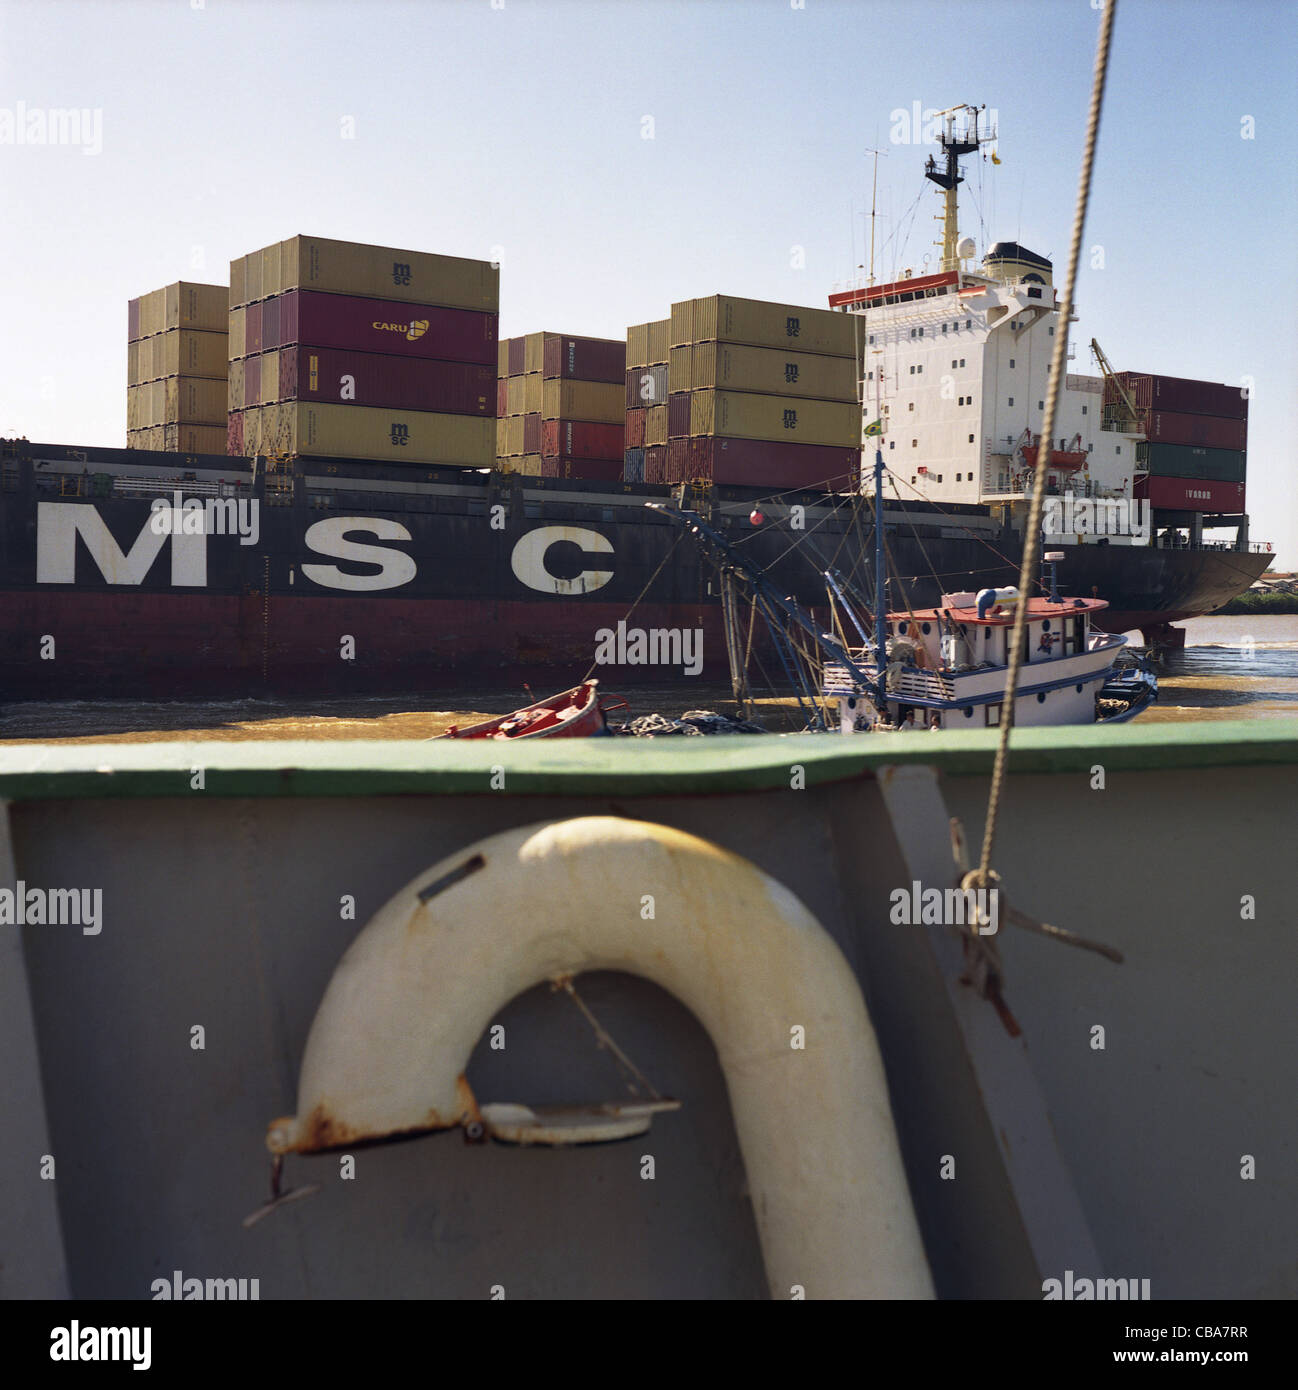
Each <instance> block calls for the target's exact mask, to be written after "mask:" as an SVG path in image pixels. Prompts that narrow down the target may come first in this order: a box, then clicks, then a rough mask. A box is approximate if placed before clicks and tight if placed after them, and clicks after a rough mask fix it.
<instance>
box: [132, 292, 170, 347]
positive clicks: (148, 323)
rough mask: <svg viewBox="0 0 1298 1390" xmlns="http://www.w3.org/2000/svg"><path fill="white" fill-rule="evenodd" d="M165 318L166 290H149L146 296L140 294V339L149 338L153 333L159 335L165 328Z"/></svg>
mask: <svg viewBox="0 0 1298 1390" xmlns="http://www.w3.org/2000/svg"><path fill="white" fill-rule="evenodd" d="M166 318H167V292H166V290H150V291H149V293H148V294H142V295H141V296H140V325H139V329H138V332H139V335H140V337H141V338H151V337H152V336H153V335H154V334H155V333H161V332H162V330H163V329H164V328H165V327H166Z"/></svg>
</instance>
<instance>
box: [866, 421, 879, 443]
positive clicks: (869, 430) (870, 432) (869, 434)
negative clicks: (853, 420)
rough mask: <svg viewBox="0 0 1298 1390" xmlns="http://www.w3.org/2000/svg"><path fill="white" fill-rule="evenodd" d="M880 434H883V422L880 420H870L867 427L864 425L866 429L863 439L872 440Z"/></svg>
mask: <svg viewBox="0 0 1298 1390" xmlns="http://www.w3.org/2000/svg"><path fill="white" fill-rule="evenodd" d="M882 433H883V421H882V420H871V421H870V423H869V424H868V425H866V427H865V437H866V438H867V439H871V438H874V437H875V436H877V435H881V434H882Z"/></svg>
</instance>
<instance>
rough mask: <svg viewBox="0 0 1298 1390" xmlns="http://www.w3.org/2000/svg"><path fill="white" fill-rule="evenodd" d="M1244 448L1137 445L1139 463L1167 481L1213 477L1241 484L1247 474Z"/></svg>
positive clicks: (1221, 480)
mask: <svg viewBox="0 0 1298 1390" xmlns="http://www.w3.org/2000/svg"><path fill="white" fill-rule="evenodd" d="M1247 457H1248V456H1247V454H1246V453H1245V451H1244V450H1243V449H1200V448H1198V447H1197V446H1195V445H1191V444H1155V443H1144V444H1137V445H1136V462H1137V463H1138V464H1139V465H1140V467H1141V468H1147V469H1148V470H1149V471H1150V473H1151V474H1154V475H1155V476H1160V477H1164V478H1212V479H1215V480H1217V481H1219V482H1227V483H1242V482H1243V481H1244V480H1245V474H1246V472H1247Z"/></svg>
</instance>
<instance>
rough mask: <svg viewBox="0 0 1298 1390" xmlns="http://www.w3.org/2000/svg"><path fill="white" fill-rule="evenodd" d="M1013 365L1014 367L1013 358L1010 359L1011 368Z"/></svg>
mask: <svg viewBox="0 0 1298 1390" xmlns="http://www.w3.org/2000/svg"><path fill="white" fill-rule="evenodd" d="M1013 365H1014V359H1013V358H1012V357H1011V358H1010V366H1011V367H1012V366H1013Z"/></svg>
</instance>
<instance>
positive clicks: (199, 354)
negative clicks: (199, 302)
mask: <svg viewBox="0 0 1298 1390" xmlns="http://www.w3.org/2000/svg"><path fill="white" fill-rule="evenodd" d="M229 343H230V339H229V335H228V334H226V333H207V332H203V331H202V330H200V329H197V328H172V329H170V330H168V332H166V333H163V334H160V335H159V337H158V339H157V341H156V342H155V343H154V345H153V370H154V373H155V374H156V375H157V376H160V377H161V376H208V377H220V378H221V379H224V378H225V376H226V375H227V373H228V372H229V370H230V359H229Z"/></svg>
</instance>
